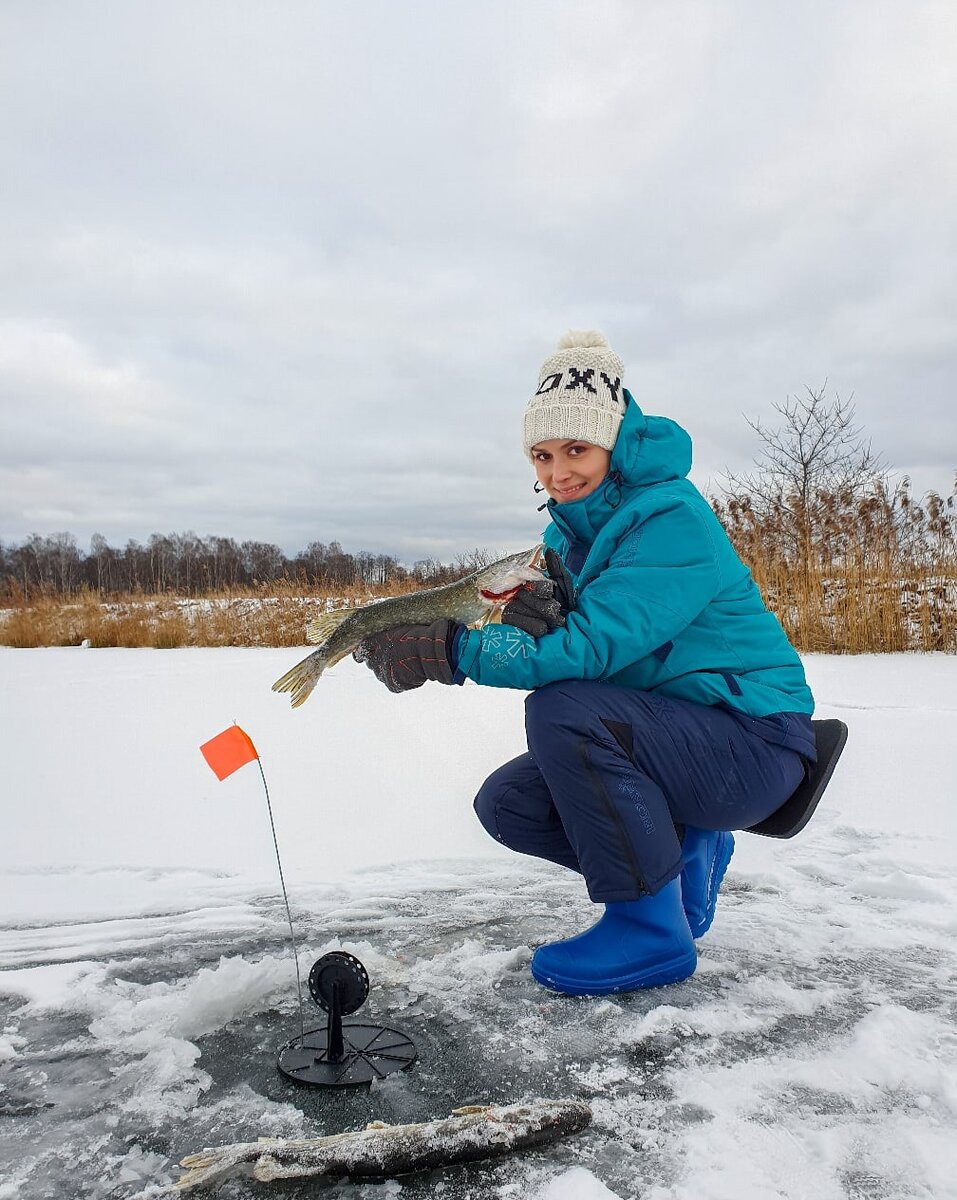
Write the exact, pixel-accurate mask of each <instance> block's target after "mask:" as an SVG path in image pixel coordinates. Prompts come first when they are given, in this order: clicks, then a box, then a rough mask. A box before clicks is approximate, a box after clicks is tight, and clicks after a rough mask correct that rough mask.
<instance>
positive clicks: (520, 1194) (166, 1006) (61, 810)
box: [0, 649, 957, 1200]
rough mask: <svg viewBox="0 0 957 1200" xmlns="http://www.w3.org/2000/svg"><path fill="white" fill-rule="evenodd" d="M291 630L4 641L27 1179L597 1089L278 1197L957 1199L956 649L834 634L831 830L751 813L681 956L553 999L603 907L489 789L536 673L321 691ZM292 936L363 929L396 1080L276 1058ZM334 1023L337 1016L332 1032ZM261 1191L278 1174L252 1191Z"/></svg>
mask: <svg viewBox="0 0 957 1200" xmlns="http://www.w3.org/2000/svg"><path fill="white" fill-rule="evenodd" d="M297 657H299V655H298V652H297V651H295V650H283V651H278V650H178V651H149V650H83V649H75V650H20V651H17V650H4V651H0V730H2V734H0V737H2V751H3V755H2V763H0V793H2V796H3V802H2V803H3V826H2V835H0V914H2V924H0V1200H13V1198H14V1197H17V1198H19V1197H24V1198H33V1197H45V1196H49V1197H57V1198H58V1200H59V1198H62V1197H73V1196H77V1197H133V1196H138V1197H144V1198H145V1197H150V1196H155V1195H160V1194H163V1193H164V1192H165V1190H166V1188H167V1187H168V1185H169V1183H170V1182H171V1181H172V1180H174V1179H175V1178H176V1177H177V1176H178V1170H177V1169H176V1167H175V1163H176V1162H177V1161H178V1160H179V1158H181V1157H182V1156H183V1155H184V1154H186V1153H189V1152H190V1151H192V1150H195V1149H198V1148H200V1147H201V1146H204V1145H211V1144H217V1143H221V1142H226V1141H234V1140H241V1139H244V1140H245V1139H250V1138H255V1137H256V1136H259V1135H265V1134H274V1135H275V1134H279V1135H297V1136H302V1135H308V1134H319V1133H326V1132H332V1131H336V1130H340V1129H346V1128H354V1127H357V1126H361V1125H362V1124H364V1123H365V1122H366V1121H369V1120H374V1119H382V1120H385V1121H402V1120H410V1119H413V1120H417V1119H426V1118H429V1117H433V1116H438V1115H443V1114H445V1113H447V1112H448V1110H449V1109H450V1108H452V1107H455V1106H456V1105H459V1104H465V1103H469V1102H473V1103H476V1102H483V1101H489V1100H492V1101H511V1100H519V1099H522V1098H526V1097H532V1096H545V1097H560V1096H573V1097H580V1098H585V1099H587V1100H588V1101H589V1102H590V1103H591V1104H592V1106H593V1109H594V1114H595V1121H594V1124H593V1126H592V1128H591V1129H590V1130H589V1131H588V1132H586V1133H585V1134H583V1135H581V1136H579V1137H577V1138H574V1139H570V1140H568V1141H567V1142H564V1143H559V1144H558V1145H556V1146H553V1147H550V1148H548V1149H545V1150H543V1151H540V1152H536V1153H532V1154H528V1155H523V1156H521V1157H516V1158H512V1159H505V1160H501V1161H499V1162H497V1163H492V1164H485V1165H475V1166H471V1167H460V1168H455V1169H452V1170H449V1171H448V1172H445V1173H432V1174H431V1175H428V1176H426V1177H420V1178H413V1179H409V1178H406V1179H403V1180H401V1181H395V1180H394V1181H389V1182H384V1183H381V1184H365V1185H357V1184H353V1183H350V1182H348V1181H343V1180H339V1181H336V1180H331V1181H329V1182H326V1183H323V1182H316V1181H310V1182H307V1183H306V1184H305V1185H299V1186H293V1185H273V1186H272V1187H271V1188H270V1189H262V1190H264V1191H267V1192H268V1194H269V1195H272V1196H278V1197H292V1196H305V1195H309V1196H323V1197H328V1198H330V1200H333V1198H335V1200H346V1198H349V1200H372V1198H376V1200H380V1198H381V1200H386V1198H389V1200H391V1198H393V1197H398V1196H401V1197H402V1200H413V1198H418V1197H425V1196H429V1197H432V1196H435V1197H442V1198H443V1200H445V1198H448V1200H452V1198H455V1197H459V1198H465V1197H468V1198H473V1197H474V1198H475V1200H486V1198H487V1200H492V1198H495V1200H512V1198H514V1200H519V1198H521V1200H572V1198H574V1200H596V1198H597V1197H606V1198H607V1197H609V1196H618V1197H622V1198H625V1197H628V1198H630V1197H638V1196H641V1197H642V1198H644V1200H678V1198H682V1200H684V1198H688V1200H692V1198H693V1200H709V1198H713V1200H725V1198H728V1200H732V1198H733V1200H762V1198H764V1197H768V1198H770V1197H776V1198H778V1197H788V1198H791V1197H793V1198H797V1197H814V1200H830V1198H831V1197H835V1198H836V1197H854V1198H863V1197H875V1198H876V1197H882V1198H884V1197H886V1198H890V1197H905V1196H906V1197H934V1198H935V1200H937V1198H941V1197H951V1196H957V882H955V871H954V857H955V854H957V815H955V814H957V659H954V658H952V657H943V656H895V657H864V658H824V657H810V658H809V659H808V660H807V666H808V671H809V676H810V679H811V683H812V686H813V687H814V690H815V693H816V695H817V697H818V715H821V716H831V715H834V716H840V717H842V718H843V719H844V720H845V721H846V722H847V723H848V725H849V726H850V730H851V736H850V742H849V745H848V748H847V751H846V752H845V755H844V758H843V759H842V761H841V764H840V766H839V768H838V773H837V774H836V775H835V778H834V780H833V782H832V784H831V786H830V788H829V790H828V792H827V795H826V797H825V799H824V801H823V802H822V806H821V808H820V809H819V811H818V814H817V815H816V816H815V818H814V820H813V822H812V823H811V825H810V826H809V827H808V829H807V830H806V831H805V832H804V833H803V834H802V835H801V836H800V837H799V838H797V839H795V840H794V841H792V842H775V841H771V840H768V839H762V838H757V837H753V836H746V835H742V836H741V837H739V839H738V850H737V852H736V854H735V857H734V859H733V861H732V863H731V868H730V870H729V873H728V876H727V879H726V883H725V886H724V889H723V892H722V900H721V902H720V904H719V909H718V916H717V918H716V920H715V924H714V926H713V927H712V930H711V931H710V932H709V933H708V935H707V936H706V937H705V938H704V939H702V940H701V942H700V943H699V951H700V956H701V957H700V965H699V968H698V971H697V973H696V975H694V976H693V977H692V978H691V979H690V980H688V981H687V982H685V983H683V984H680V985H677V986H674V987H669V988H663V989H659V990H656V991H651V992H646V993H636V994H633V995H628V996H619V997H614V998H612V999H607V1000H572V999H567V998H562V997H558V996H553V995H551V994H549V993H547V992H545V991H543V990H542V989H540V988H539V987H538V986H537V985H536V984H535V983H534V981H533V980H532V979H531V977H530V976H529V974H528V971H527V963H528V958H529V955H530V953H531V948H532V947H533V946H534V945H535V944H537V943H538V942H540V941H542V940H545V939H547V938H551V937H554V936H563V935H566V934H568V933H570V932H573V931H576V930H578V929H579V928H582V927H584V925H585V924H586V923H588V922H589V921H590V920H591V919H592V917H593V913H592V911H591V906H590V905H589V903H588V901H587V899H586V897H585V895H584V892H583V888H582V885H581V883H580V881H579V880H578V879H577V878H576V877H574V876H572V875H571V874H568V873H565V872H563V871H562V870H560V869H559V868H552V867H548V866H545V865H542V864H538V863H535V862H533V861H531V860H527V859H520V858H518V857H517V856H514V855H511V854H510V853H509V852H507V851H505V850H503V849H502V848H501V847H499V846H497V845H495V844H494V843H493V842H491V841H490V840H489V839H487V838H486V836H485V834H484V833H483V832H482V830H481V829H480V828H479V826H478V824H477V822H476V821H475V818H474V817H473V815H472V812H471V797H472V795H473V794H474V792H475V790H476V788H477V786H478V784H479V783H480V782H481V780H482V779H483V778H484V776H485V774H486V773H487V772H488V771H489V770H491V769H492V768H493V767H495V766H496V765H497V764H498V763H499V762H501V761H503V760H504V759H506V758H508V757H510V756H512V755H514V754H516V753H519V752H520V751H521V750H522V749H523V739H522V697H521V695H519V694H512V693H507V692H498V691H495V690H492V689H481V688H477V687H472V686H468V687H465V688H454V689H447V688H438V687H434V686H433V687H426V688H423V689H421V690H420V691H418V692H415V693H410V694H408V695H405V696H393V695H391V694H390V693H388V692H387V691H386V690H385V689H384V688H382V687H380V686H379V685H378V684H377V683H376V681H375V680H374V679H373V677H372V676H371V675H370V674H369V673H368V672H366V671H365V670H364V669H363V668H359V667H357V666H355V664H353V663H352V662H351V661H347V662H344V663H342V664H340V665H339V666H337V667H336V668H335V669H334V670H333V671H331V672H330V673H329V675H328V676H327V677H325V678H323V680H322V681H321V683H320V684H319V686H318V688H317V689H316V691H315V693H314V694H313V697H312V698H311V699H310V700H309V701H308V703H307V704H306V705H305V707H304V708H303V709H301V710H299V711H296V712H293V711H290V709H289V706H288V701H287V700H286V698H285V697H280V696H278V695H275V694H273V693H271V692H270V690H269V685H270V684H271V682H272V680H273V679H275V678H276V677H277V676H278V675H279V674H281V673H282V672H283V671H284V670H285V669H286V668H287V667H288V666H290V665H291V664H292V663H293V662H294V661H296V659H297ZM233 720H236V721H238V722H239V723H240V724H241V725H242V726H243V727H244V728H245V729H246V730H247V732H249V734H250V735H251V736H252V737H253V739H254V741H255V742H256V743H257V746H258V748H259V751H260V754H261V756H262V760H263V764H264V767H265V771H266V775H267V778H268V781H269V786H270V790H271V793H272V799H273V805H274V809H275V814H276V823H277V829H278V834H279V840H280V845H281V847H282V850H283V858H284V865H285V868H286V875H287V881H288V883H289V886H290V897H291V901H292V905H293V913H294V919H295V922H296V928H297V934H298V937H299V939H300V943H301V944H300V958H301V963H302V966H303V968H304V969H308V966H309V964H310V963H311V962H312V961H313V959H314V958H316V957H318V956H319V954H321V953H323V952H324V951H326V950H328V949H330V948H334V947H339V946H343V947H345V948H346V949H348V950H350V951H352V952H354V953H356V954H358V956H359V957H360V958H361V959H362V960H363V962H364V963H365V965H366V967H367V968H368V970H369V973H370V975H371V977H372V996H371V998H370V1002H369V1005H368V1006H367V1008H366V1009H364V1010H363V1013H364V1014H369V1015H370V1017H373V1018H378V1019H380V1020H383V1021H386V1022H387V1023H389V1024H394V1025H396V1026H398V1027H400V1028H402V1029H404V1030H405V1031H407V1032H408V1033H409V1034H410V1035H411V1036H412V1037H413V1038H414V1039H415V1041H416V1043H417V1045H418V1047H419V1052H420V1059H419V1062H418V1063H417V1064H416V1066H415V1067H413V1069H412V1070H411V1071H409V1072H407V1073H405V1074H403V1075H400V1076H393V1077H391V1078H390V1079H389V1080H388V1081H386V1082H385V1083H383V1084H382V1085H379V1086H375V1087H373V1088H372V1089H371V1090H367V1091H362V1090H359V1091H348V1092H335V1093H332V1094H329V1093H323V1092H319V1091H311V1090H300V1089H297V1088H296V1087H295V1086H294V1085H291V1084H288V1083H286V1082H285V1081H284V1079H283V1078H282V1077H281V1076H280V1075H279V1074H278V1073H277V1072H276V1070H275V1051H276V1049H277V1047H278V1046H279V1045H280V1044H282V1043H283V1042H284V1041H286V1040H288V1039H289V1038H290V1037H292V1035H293V1034H294V1032H295V1027H296V1016H295V985H294V980H293V973H292V965H291V956H290V953H289V949H288V941H287V930H286V926H285V914H284V911H283V909H282V906H281V902H280V900H279V896H278V882H277V873H276V868H275V861H274V859H273V857H272V853H273V852H272V841H271V836H270V832H269V825H268V818H267V814H266V809H265V804H264V801H263V797H262V788H261V783H260V779H259V773H258V771H257V769H256V768H255V766H250V767H246V768H244V769H243V770H242V771H240V772H239V773H238V774H236V775H234V776H232V777H231V778H230V779H228V780H227V781H226V782H225V783H222V784H220V783H218V782H217V781H216V779H215V778H214V776H213V775H212V774H211V773H210V771H209V770H208V768H207V767H206V765H205V763H204V762H203V759H202V758H201V756H200V754H199V751H198V746H199V744H200V743H201V742H203V741H206V740H207V739H208V738H210V737H211V736H213V735H214V734H216V733H218V732H219V731H220V730H221V729H223V728H224V727H225V726H226V725H228V724H230V723H231V722H232V721H233ZM314 1023H317V1024H318V1023H319V1022H318V1020H316V1021H315V1022H314ZM231 1189H232V1194H233V1195H237V1196H252V1195H254V1194H255V1189H254V1188H253V1186H252V1185H250V1184H248V1183H243V1182H241V1183H238V1184H236V1185H231Z"/></svg>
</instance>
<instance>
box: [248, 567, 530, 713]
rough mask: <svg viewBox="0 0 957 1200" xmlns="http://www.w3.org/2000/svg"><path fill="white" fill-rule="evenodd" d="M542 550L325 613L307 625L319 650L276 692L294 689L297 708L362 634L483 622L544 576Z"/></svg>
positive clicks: (290, 673)
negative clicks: (441, 584) (461, 576)
mask: <svg viewBox="0 0 957 1200" xmlns="http://www.w3.org/2000/svg"><path fill="white" fill-rule="evenodd" d="M541 551H542V547H541V546H540V545H539V546H535V547H534V549H532V550H526V551H524V552H523V553H522V554H510V555H509V556H508V557H507V558H501V559H499V560H498V562H494V563H492V564H491V566H488V567H482V568H481V569H480V570H478V571H473V572H472V574H471V575H466V576H465V578H464V579H460V580H458V581H457V582H456V583H449V584H446V585H445V586H444V587H436V588H426V589H425V590H424V591H421V592H410V593H409V595H407V596H390V597H389V599H387V600H379V601H377V602H376V603H374V604H366V605H364V606H363V607H362V608H346V609H339V610H337V611H336V612H329V613H322V614H321V615H320V616H318V617H316V618H315V619H314V620H312V621H310V622H309V624H308V625H307V626H306V637H307V639H308V640H309V641H310V642H312V643H313V644H314V645H316V646H317V649H315V650H314V651H313V652H312V654H310V655H309V657H308V658H304V659H303V660H302V662H299V663H297V664H296V665H295V666H294V667H293V668H292V670H291V671H287V672H286V674H285V675H283V677H282V678H281V679H277V680H276V682H275V683H274V684H273V685H272V690H273V691H274V692H291V693H292V707H293V708H298V707H299V705H300V704H304V703H305V701H306V700H307V699H308V698H309V695H310V693H311V692H312V689H313V688H314V687H315V686H316V684H317V682H318V681H319V676H320V675H321V674H322V673H323V671H325V669H326V668H327V667H332V666H334V665H335V664H336V663H337V662H338V661H339V660H340V659H342V658H345V656H346V655H347V654H351V653H352V651H353V650H355V648H356V647H357V646H358V645H359V643H360V642H361V641H362V640H363V638H367V637H372V636H373V635H374V634H376V633H382V632H383V631H384V630H386V629H394V628H395V626H396V625H431V624H432V622H433V621H441V620H442V619H443V618H445V619H447V620H450V621H461V622H462V624H463V625H474V624H476V623H484V622H485V621H487V620H489V619H490V618H491V617H492V615H493V614H494V613H495V612H500V611H501V610H502V609H503V608H504V607H505V605H506V604H508V602H509V601H510V600H512V599H514V597H515V596H516V595H517V593H518V592H519V591H520V589H521V588H522V587H524V585H525V584H526V583H534V582H537V581H538V580H540V579H543V578H544V576H543V575H542V572H541V571H540V570H539V569H538V567H537V566H535V565H534V564H535V563H536V562H537V561H538V559H539V556H540V554H541Z"/></svg>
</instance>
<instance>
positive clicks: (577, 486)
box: [531, 438, 611, 504]
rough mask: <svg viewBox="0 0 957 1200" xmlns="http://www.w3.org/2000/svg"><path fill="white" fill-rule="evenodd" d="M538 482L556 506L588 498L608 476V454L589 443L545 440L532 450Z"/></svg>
mask: <svg viewBox="0 0 957 1200" xmlns="http://www.w3.org/2000/svg"><path fill="white" fill-rule="evenodd" d="M531 453H532V463H533V465H534V467H535V474H536V475H537V476H538V481H539V483H540V484H541V485H542V487H543V488H544V489H545V491H546V492H548V494H549V496H550V497H551V498H552V499H553V500H554V501H555V503H556V504H567V503H568V502H569V501H571V500H581V499H582V498H583V497H585V496H588V495H590V494H591V493H592V492H593V491H595V489H596V488H597V487H598V486H599V485H600V484H601V482H602V481H603V480H604V478H605V476H606V475H607V474H608V468H609V466H610V465H611V452H610V451H608V450H604V449H602V447H601V446H594V445H592V443H591V442H581V441H563V440H562V439H561V438H549V439H548V440H547V441H544V442H536V443H535V445H534V446H533V447H532V452H531Z"/></svg>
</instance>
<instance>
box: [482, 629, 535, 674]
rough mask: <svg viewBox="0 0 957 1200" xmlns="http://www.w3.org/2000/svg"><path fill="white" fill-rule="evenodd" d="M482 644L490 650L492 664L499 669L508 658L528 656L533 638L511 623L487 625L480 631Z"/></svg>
mask: <svg viewBox="0 0 957 1200" xmlns="http://www.w3.org/2000/svg"><path fill="white" fill-rule="evenodd" d="M482 644H483V648H484V649H488V650H490V651H491V652H492V653H491V654H490V656H489V659H490V662H491V664H492V666H493V667H495V669H496V670H499V671H501V670H502V669H503V667H507V666H508V661H509V659H510V658H528V656H529V654H530V652H531V649H532V646H534V644H535V639H534V638H533V637H532V635H531V634H530V633H524V632H523V631H522V630H521V629H516V628H515V627H514V626H512V625H489V626H487V627H486V628H485V629H484V630H483V631H482Z"/></svg>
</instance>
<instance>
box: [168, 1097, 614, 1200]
mask: <svg viewBox="0 0 957 1200" xmlns="http://www.w3.org/2000/svg"><path fill="white" fill-rule="evenodd" d="M591 1116H592V1114H591V1109H590V1108H589V1107H588V1105H587V1104H582V1103H581V1102H580V1101H577V1100H533V1101H530V1102H529V1103H527V1104H511V1105H502V1106H488V1107H484V1106H471V1107H467V1108H460V1109H455V1110H453V1112H452V1113H451V1114H450V1115H449V1116H448V1117H444V1118H442V1119H441V1120H437V1121H425V1122H421V1123H418V1124H415V1125H384V1124H382V1122H375V1123H374V1124H372V1125H369V1126H367V1128H365V1129H361V1130H357V1131H355V1132H353V1133H337V1134H333V1135H332V1136H330V1137H320V1138H297V1139H290V1140H283V1139H280V1138H263V1139H261V1140H260V1141H258V1142H237V1143H234V1144H233V1145H230V1146H220V1147H218V1148H216V1149H207V1150H203V1151H201V1152H200V1153H199V1154H190V1155H189V1156H188V1157H187V1158H184V1159H183V1160H182V1162H181V1164H180V1165H181V1166H182V1167H184V1168H186V1173H185V1174H184V1175H183V1176H182V1177H181V1178H180V1179H179V1180H177V1182H176V1184H175V1185H174V1187H175V1188H176V1190H177V1191H180V1192H189V1191H192V1190H194V1189H198V1188H215V1187H217V1186H218V1185H219V1184H221V1183H223V1182H224V1181H225V1180H227V1179H229V1178H230V1177H232V1176H235V1175H237V1174H240V1175H246V1176H249V1175H250V1174H251V1175H252V1178H253V1179H255V1180H256V1181H257V1182H259V1183H271V1182H273V1181H274V1180H280V1179H300V1178H303V1177H304V1176H310V1175H349V1176H352V1177H354V1178H360V1179H361V1178H367V1179H369V1178H378V1179H382V1178H389V1177H391V1176H395V1175H406V1174H409V1173H410V1172H413V1171H426V1170H434V1169H435V1168H437V1167H445V1166H450V1165H451V1164H453V1163H459V1162H474V1161H476V1160H479V1159H484V1158H495V1157H498V1156H500V1155H503V1154H510V1153H512V1152H513V1151H515V1150H525V1149H528V1148H530V1147H532V1146H541V1145H545V1144H547V1143H548V1142H554V1141H557V1140H558V1139H559V1138H562V1137H566V1136H568V1135H569V1134H573V1133H579V1132H581V1130H583V1129H586V1128H587V1127H588V1125H589V1123H590V1122H591Z"/></svg>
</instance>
